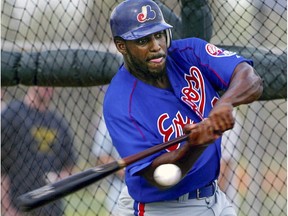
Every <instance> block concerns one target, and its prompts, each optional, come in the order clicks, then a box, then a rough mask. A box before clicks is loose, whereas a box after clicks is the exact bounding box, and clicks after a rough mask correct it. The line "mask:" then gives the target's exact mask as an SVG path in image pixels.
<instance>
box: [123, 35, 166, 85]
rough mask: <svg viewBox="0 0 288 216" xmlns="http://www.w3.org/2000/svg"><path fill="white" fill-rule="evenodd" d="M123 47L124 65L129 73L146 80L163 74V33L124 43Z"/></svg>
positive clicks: (164, 53)
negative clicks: (124, 50)
mask: <svg viewBox="0 0 288 216" xmlns="http://www.w3.org/2000/svg"><path fill="white" fill-rule="evenodd" d="M125 46H126V55H125V57H126V62H125V63H126V67H128V69H129V71H130V72H132V73H134V74H139V75H140V76H141V75H142V76H144V77H146V78H148V79H149V78H157V77H162V76H163V74H165V63H166V53H167V45H166V34H165V32H164V31H161V32H157V33H154V34H151V35H148V36H146V37H143V38H140V39H137V40H132V41H126V42H125ZM140 73H141V74H140Z"/></svg>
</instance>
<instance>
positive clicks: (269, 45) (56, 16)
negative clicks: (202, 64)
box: [1, 0, 287, 216]
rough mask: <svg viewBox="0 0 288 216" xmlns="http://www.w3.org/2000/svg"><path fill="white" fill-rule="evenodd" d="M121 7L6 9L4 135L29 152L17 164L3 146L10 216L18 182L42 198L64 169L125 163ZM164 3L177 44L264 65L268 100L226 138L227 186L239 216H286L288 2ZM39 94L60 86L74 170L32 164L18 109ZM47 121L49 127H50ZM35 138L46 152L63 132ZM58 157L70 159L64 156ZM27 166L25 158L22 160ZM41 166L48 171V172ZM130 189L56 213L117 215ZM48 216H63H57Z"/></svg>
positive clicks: (116, 186) (58, 102)
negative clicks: (117, 100) (113, 26)
mask: <svg viewBox="0 0 288 216" xmlns="http://www.w3.org/2000/svg"><path fill="white" fill-rule="evenodd" d="M119 2H120V1H116V0H105V1H92V0H83V1H80V0H62V1H54V0H53V1H33V0H3V1H2V2H1V4H2V16H1V19H2V22H1V55H2V58H1V69H2V71H1V84H2V89H1V96H2V97H1V99H2V105H1V109H2V115H1V123H2V126H3V125H5V122H6V121H7V122H8V124H9V128H10V130H8V129H7V128H4V129H3V127H2V130H1V132H2V140H3V139H4V140H5V139H6V141H7V140H8V141H7V143H17V146H16V148H15V149H17V148H18V152H19V151H20V152H21V154H19V155H17V153H15V152H16V151H13V150H12V149H11V148H13V149H14V146H10V147H9V146H8V147H7V144H6V143H2V147H1V150H2V154H1V156H2V159H1V163H2V164H3V166H4V165H5V164H8V165H7V166H6V167H5V168H3V167H2V173H1V174H2V183H1V186H2V187H1V189H2V195H1V197H2V201H1V204H2V215H9V214H8V213H7V212H8V210H9V209H11V206H13V204H12V203H11V202H9V200H11V199H12V201H13V200H14V199H15V197H16V196H17V195H18V194H19V193H21V192H22V190H20V189H19V188H18V189H19V191H17V190H18V189H17V188H14V190H13V191H12V192H11V191H10V193H9V192H8V191H9V188H12V186H11V184H12V183H11V180H15V181H18V183H19V182H21V188H22V189H23V188H25V187H26V188H29V189H32V188H33V187H36V186H37V184H38V183H39V181H40V180H39V179H38V180H37V182H36V183H35V184H34V183H31V181H32V180H31V179H32V177H33V176H34V177H35V175H36V170H37V169H36V168H39V170H40V171H39V170H38V171H39V172H40V173H42V175H41V176H42V177H43V176H44V177H45V179H44V181H45V182H46V183H47V182H49V181H50V182H51V181H54V180H55V178H58V177H60V170H61V169H60V168H63V167H65V166H66V165H67V166H70V165H71V163H72V165H73V169H72V170H69V172H70V173H76V172H79V171H81V170H84V169H87V168H89V167H94V166H96V165H98V164H102V163H107V162H109V161H111V160H113V159H117V158H118V157H119V156H118V154H117V152H116V151H115V149H113V148H112V146H111V141H110V137H109V134H108V132H107V130H106V127H105V123H104V121H103V116H102V104H103V97H104V95H105V92H106V89H107V86H108V85H109V81H110V80H111V78H112V77H113V75H114V74H115V73H116V71H117V68H118V66H119V64H120V63H121V57H120V55H119V53H117V52H116V50H115V46H114V44H113V43H112V42H113V41H112V38H111V32H110V27H109V16H110V13H111V11H112V9H113V8H114V7H115V5H117V4H118V3H119ZM156 2H157V3H159V5H160V6H161V8H162V10H163V13H164V16H165V19H166V21H167V22H169V23H171V24H172V25H173V26H174V28H173V32H172V33H173V38H174V39H177V38H184V37H192V36H196V37H200V38H203V39H205V40H207V41H210V42H211V43H213V44H215V45H217V46H221V47H225V48H226V49H228V50H231V51H237V52H239V53H240V54H241V55H244V56H245V57H247V58H252V59H253V60H254V63H255V68H256V70H257V72H258V73H259V74H260V75H261V76H262V78H263V79H264V81H265V82H264V87H265V88H264V93H263V95H262V97H261V100H259V101H257V102H254V103H252V104H250V105H241V106H240V107H238V108H236V109H235V117H236V125H235V127H234V129H233V130H231V131H228V132H226V133H225V134H224V139H223V160H222V170H221V175H220V178H219V185H220V186H221V188H222V189H223V191H225V192H226V194H227V196H228V197H229V199H230V200H231V202H232V203H233V205H234V206H235V208H236V210H237V212H238V215H277V216H278V215H283V216H284V215H286V214H287V209H286V201H287V186H286V177H287V174H286V172H287V161H286V156H287V154H286V152H287V151H286V150H287V147H286V143H287V133H286V132H287V131H286V128H287V125H286V123H287V100H286V96H287V88H286V84H287V79H286V72H287V51H286V48H287V44H286V43H287V23H286V22H287V5H286V4H287V2H286V1H285V0H278V1H271V0H261V1H260V0H256V1H248V0H243V1H230V0H220V1H213V0H209V1H208V0H207V1H206V0H205V1H204V0H203V1H194V0H193V1H191V0H190V1H187V0H170V1H164V0H162V1H156ZM32 85H39V86H40V85H41V86H53V89H54V94H53V97H52V100H51V103H50V107H49V108H50V109H51V110H52V112H51V113H55V112H56V111H55V110H57V115H58V116H59V118H60V119H61V122H62V121H63V122H66V121H67V123H68V125H66V130H68V128H69V130H70V133H71V134H72V136H71V137H72V138H71V139H72V140H73V147H74V150H73V152H74V155H75V157H74V158H72V159H73V160H72V162H70V164H69V163H68V162H67V161H69V160H68V159H67V158H60V159H57V161H56V162H55V161H53V160H49V158H48V159H46V160H47V161H48V162H47V161H46V163H47V164H48V165H45V162H43V161H42V160H40V159H39V158H37V159H36V157H35V161H31V160H29V159H31V158H33V156H31V155H30V153H31V151H30V148H33V147H29V146H27V145H28V143H30V142H31V140H29V139H30V136H29V134H26V133H25V132H23V130H21V127H20V126H21V125H22V126H23V124H25V125H26V124H30V123H31V122H30V120H31V115H30V116H29V118H28V117H27V119H25V118H24V114H23V112H22V111H23V105H22V106H21V105H19V104H18V105H17V104H16V105H14V106H12V108H11V106H10V102H12V101H14V100H15V99H17V100H19V101H22V100H24V98H25V95H26V93H27V91H28V89H29V86H32ZM19 103H20V102H19ZM7 109H11V110H10V111H9V112H8V113H10V115H8V114H7V113H6V111H7ZM28 110H29V109H28ZM30 111H31V110H30ZM13 119H14V121H13ZM15 119H17V121H16V120H15ZM63 119H64V120H63ZM9 121H10V122H9ZM11 121H12V123H11ZM40 121H43V122H44V119H43V120H40ZM29 122H30V123H29ZM59 130H60V129H59ZM3 131H4V132H3ZM43 133H44V134H43ZM6 134H8V135H6ZM34 134H36V135H37V136H38V139H41V143H42V144H43V143H44V144H43V146H45V143H46V144H47V143H48V141H49V139H51V136H52V137H53V133H52V134H51V133H47V131H46V132H43V130H39V128H38V129H37V132H35V133H34ZM9 135H10V137H7V136H9ZM39 137H40V138H39ZM45 139H48V141H47V140H45ZM2 140H1V141H2ZM58 142H63V140H59V141H58ZM5 144H6V146H5V147H3V145H5ZM8 145H9V144H8ZM43 146H42V147H43ZM43 148H44V149H45V147H43ZM27 149H29V150H27ZM38 150H39V149H38ZM58 151H60V152H61V155H65V153H63V152H64V150H63V151H62V150H59V149H58ZM65 151H72V150H71V149H70V150H69V149H68V150H67V149H66V150H65ZM11 152H12V154H8V153H11ZM6 153H7V154H6ZM68 153H69V152H68ZM70 153H71V152H70ZM70 153H69V154H70ZM15 154H16V155H15ZM25 154H26V155H25ZM20 157H23V159H22V160H19V158H20ZM39 157H40V158H41V156H39ZM43 158H44V156H43ZM70 160H71V158H70ZM29 161H30V163H31V164H30V165H31V166H30V169H31V171H30V172H28V174H29V175H28V176H19V174H21V173H25V172H24V171H23V170H25V169H27V167H28V168H29ZM39 161H41V162H39ZM34 163H36V165H33V164H34ZM39 163H41V164H42V163H43V164H44V165H45V170H43V169H44V168H43V167H44V165H43V166H40V165H39ZM54 163H56V165H55V166H58V168H57V169H56V170H57V172H52V171H53V169H52V168H51V167H53V166H54ZM32 165H33V166H32ZM38 165H39V166H38ZM47 167H48V168H47ZM22 171H23V172H22ZM39 172H37V173H39ZM7 173H9V174H7ZM55 173H56V176H55ZM63 175H64V174H63ZM31 176H32V177H31ZM39 184H40V183H39ZM123 184H124V183H123V173H121V172H119V173H117V174H115V175H111V176H109V177H108V178H105V179H104V180H102V181H101V182H97V183H95V184H92V185H90V186H88V187H86V188H85V189H83V190H80V191H79V192H77V193H74V194H72V195H69V196H66V197H65V198H64V199H63V201H64V202H63V203H64V204H63V205H64V206H63V207H59V206H57V205H56V204H54V206H52V208H53V209H60V211H63V215H101V216H102V215H103V216H105V215H112V214H111V212H112V209H113V208H114V207H115V205H116V203H115V202H116V200H117V197H118V195H119V191H120V190H121V187H122V186H123ZM31 185H32V186H31ZM61 208H62V210H61ZM39 211H40V210H39ZM41 211H42V212H44V211H47V212H49V211H50V213H48V214H47V215H54V214H53V213H52V211H51V210H49V208H48V207H47V209H42V210H41ZM37 214H38V215H41V213H37V212H36V215H37ZM43 214H44V213H43ZM55 214H56V215H57V214H58V215H59V214H60V213H59V212H58V213H55Z"/></svg>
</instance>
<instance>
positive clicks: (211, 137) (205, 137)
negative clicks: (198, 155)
mask: <svg viewBox="0 0 288 216" xmlns="http://www.w3.org/2000/svg"><path fill="white" fill-rule="evenodd" d="M183 131H184V133H185V134H189V137H188V143H189V144H190V146H191V147H195V146H198V145H203V144H208V143H212V142H214V141H215V140H216V139H217V138H218V137H219V136H220V135H221V134H219V133H218V132H216V133H215V131H214V127H213V124H212V121H211V120H210V119H209V118H207V119H204V120H203V121H202V122H200V123H197V124H188V125H185V126H184V128H183Z"/></svg>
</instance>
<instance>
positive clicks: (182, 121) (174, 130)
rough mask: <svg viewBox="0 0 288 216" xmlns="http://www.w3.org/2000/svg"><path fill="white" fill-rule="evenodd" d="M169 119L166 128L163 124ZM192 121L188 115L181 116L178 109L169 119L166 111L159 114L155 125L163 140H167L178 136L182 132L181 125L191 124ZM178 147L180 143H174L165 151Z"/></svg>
mask: <svg viewBox="0 0 288 216" xmlns="http://www.w3.org/2000/svg"><path fill="white" fill-rule="evenodd" d="M168 120H170V121H171V125H169V126H168V127H167V128H165V126H164V122H165V121H168ZM192 123H193V121H191V120H190V119H189V118H188V117H185V118H184V117H183V116H182V115H181V113H180V112H179V111H178V112H177V114H176V116H175V117H174V118H173V119H171V118H170V116H169V114H168V113H163V114H162V115H161V116H159V118H158V121H157V125H158V130H159V132H160V134H161V135H162V136H163V142H167V141H169V140H170V139H171V138H172V137H179V136H180V135H182V134H183V127H184V125H186V124H192ZM179 147H180V143H178V144H175V145H173V146H171V147H169V148H167V149H166V151H168V152H170V151H174V150H176V149H178V148H179Z"/></svg>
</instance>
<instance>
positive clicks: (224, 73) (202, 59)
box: [178, 38, 253, 90]
mask: <svg viewBox="0 0 288 216" xmlns="http://www.w3.org/2000/svg"><path fill="white" fill-rule="evenodd" d="M178 43H179V44H178V46H180V48H179V49H182V50H184V48H185V50H186V51H185V55H182V56H184V57H185V58H187V61H189V62H191V63H192V64H197V65H198V67H199V68H200V69H201V71H202V72H203V75H204V76H205V77H206V78H207V79H208V80H209V81H210V83H213V85H214V87H215V88H216V89H218V90H225V89H227V88H228V86H229V83H230V79H231V77H232V74H233V72H234V70H235V68H236V66H237V65H238V64H239V63H241V62H247V63H248V64H250V65H253V62H252V60H249V59H246V58H244V57H242V56H239V55H237V53H235V52H230V51H228V50H224V49H221V48H219V47H217V46H215V45H213V44H211V43H208V42H206V41H204V40H202V39H199V38H188V39H184V40H180V41H179V42H178ZM187 47H189V48H190V49H187Z"/></svg>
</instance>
